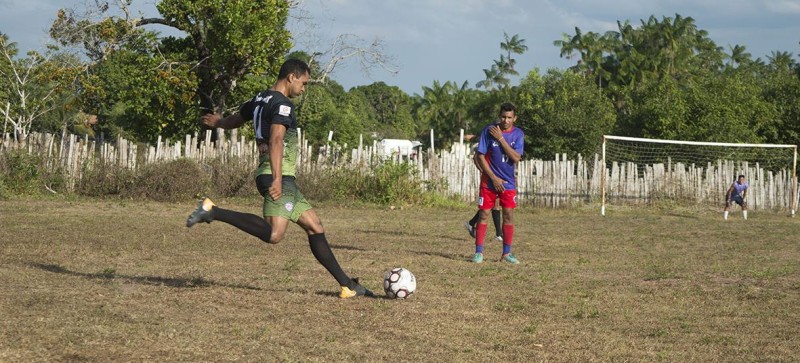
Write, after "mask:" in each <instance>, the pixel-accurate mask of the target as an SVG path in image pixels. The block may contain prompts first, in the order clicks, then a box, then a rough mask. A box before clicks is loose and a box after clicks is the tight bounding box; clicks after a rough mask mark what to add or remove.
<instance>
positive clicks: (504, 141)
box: [472, 103, 525, 264]
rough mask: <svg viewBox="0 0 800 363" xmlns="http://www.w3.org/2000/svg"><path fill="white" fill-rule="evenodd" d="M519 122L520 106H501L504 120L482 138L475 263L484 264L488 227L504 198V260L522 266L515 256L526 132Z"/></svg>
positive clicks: (478, 155)
mask: <svg viewBox="0 0 800 363" xmlns="http://www.w3.org/2000/svg"><path fill="white" fill-rule="evenodd" d="M516 121H517V115H516V107H514V105H513V104H511V103H504V104H502V105H500V120H499V122H498V123H497V124H492V125H489V126H486V127H485V128H484V129H483V131H481V134H480V138H479V139H478V148H477V149H476V150H475V161H476V163H477V164H478V167H479V168H480V169H481V185H480V197H479V198H478V209H479V211H480V218H479V220H478V224H476V225H475V255H473V256H472V262H475V263H481V262H483V241H484V239H485V237H486V224H487V221H488V220H489V211H490V210H491V209H492V208H493V207H494V205H495V202H496V201H497V199H500V207H501V208H503V255H502V258H501V261H505V262H509V263H513V264H518V263H519V260H518V259H517V258H516V257H514V255H513V254H511V244H512V242H514V220H513V211H514V208H516V207H517V190H516V187H517V186H516V177H515V171H516V165H517V162H518V161H519V160H520V159H521V157H522V149H523V146H524V143H525V133H524V132H522V130H521V129H519V128H517V127H514V122H516Z"/></svg>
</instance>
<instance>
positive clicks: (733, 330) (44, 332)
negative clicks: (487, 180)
mask: <svg viewBox="0 0 800 363" xmlns="http://www.w3.org/2000/svg"><path fill="white" fill-rule="evenodd" d="M217 202H218V204H219V205H221V206H223V207H227V208H231V209H236V210H243V211H250V212H255V213H258V211H259V205H258V204H256V203H255V202H252V203H251V202H249V201H241V200H239V201H233V200H221V201H217ZM193 207H194V206H193V205H192V204H191V203H189V204H160V203H149V202H148V203H139V202H120V201H91V200H68V201H63V200H39V199H37V200H11V201H0V288H1V289H2V294H0V361H2V362H125V361H136V362H139V361H149V362H180V361H184V362H225V361H242V362H272V361H280V362H283V361H285V362H295V361H334V360H348V361H355V362H378V361H393V362H394V361H409V362H411V361H413V362H466V361H516V362H539V361H547V362H590V361H598V362H651V361H664V362H797V361H800V338H798V337H800V262H799V261H800V218H788V217H787V216H786V215H784V214H775V213H771V212H757V211H756V212H751V214H750V219H749V220H747V221H742V220H741V219H740V214H739V213H734V214H733V216H732V218H731V220H728V221H723V220H722V218H721V213H718V212H716V211H710V210H677V211H674V210H664V209H662V210H655V209H650V210H645V209H627V210H615V209H613V208H612V209H610V210H609V212H608V215H607V216H606V217H600V216H599V215H598V213H597V212H596V211H592V210H588V209H585V210H577V209H572V210H547V209H529V208H523V209H520V210H518V212H517V214H516V224H517V227H516V230H517V235H516V238H515V247H514V248H515V254H516V255H517V256H518V257H519V258H520V260H522V264H521V265H518V266H511V265H507V264H502V263H500V262H498V261H497V260H496V258H499V255H500V248H501V247H500V245H499V244H498V243H497V242H487V246H486V249H487V252H486V253H487V262H485V263H483V264H482V265H475V264H472V263H470V262H468V260H469V258H470V257H471V254H472V252H473V248H474V246H473V242H472V241H471V240H470V239H469V238H468V235H467V234H466V231H464V229H463V227H462V223H463V221H464V220H466V219H468V218H469V217H470V216H471V214H472V213H473V212H474V210H473V209H471V208H466V207H465V208H463V209H415V208H411V209H409V208H405V209H403V210H387V209H380V208H341V207H335V206H328V205H326V206H321V207H320V208H319V209H318V212H319V214H320V216H321V217H322V219H323V221H324V223H325V225H326V228H327V235H328V239H329V240H330V241H331V244H332V245H333V248H334V252H335V253H336V255H337V257H338V259H339V262H340V263H341V264H342V266H343V267H344V269H345V270H346V271H347V272H348V273H349V274H351V275H353V276H361V278H362V280H363V281H362V282H363V284H364V285H366V286H367V287H369V288H372V289H373V290H376V291H379V292H380V293H381V295H382V291H381V288H380V283H381V278H382V276H383V273H384V272H385V271H386V270H388V269H389V268H392V267H400V266H402V267H406V268H408V269H410V270H411V271H412V272H414V274H415V275H416V276H417V280H418V290H417V292H416V294H415V295H414V296H412V297H411V298H410V299H408V300H405V301H402V300H388V299H384V298H373V299H370V298H359V299H350V300H345V301H341V300H339V299H338V297H337V296H336V293H337V291H338V286H337V285H336V283H335V281H334V280H333V278H332V277H330V276H329V275H328V274H327V272H326V271H325V270H324V269H323V268H322V267H321V266H320V265H319V264H317V263H316V261H315V260H314V258H313V256H312V255H311V253H310V250H309V248H308V242H307V240H306V238H305V236H304V235H303V233H302V231H301V230H300V229H299V228H298V227H293V228H292V229H291V230H290V233H289V234H288V236H287V239H286V240H285V241H284V242H282V243H281V244H278V245H266V244H263V243H261V242H259V241H258V240H256V239H255V238H253V237H249V236H248V235H245V234H244V233H242V232H239V231H237V230H235V229H234V228H232V227H230V226H228V225H226V224H223V223H211V224H208V225H206V224H202V225H198V226H195V227H193V228H190V229H187V228H186V227H185V225H184V223H185V220H186V216H187V215H188V213H189V212H190V210H191V209H192V208H193Z"/></svg>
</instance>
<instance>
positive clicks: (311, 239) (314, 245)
mask: <svg viewBox="0 0 800 363" xmlns="http://www.w3.org/2000/svg"><path fill="white" fill-rule="evenodd" d="M309 76H310V69H309V67H308V65H307V64H306V63H305V62H303V61H300V60H297V59H289V60H287V61H286V62H284V63H283V65H282V66H281V69H280V72H279V74H278V81H277V82H275V84H274V85H273V86H272V88H270V89H268V90H266V91H263V92H261V93H259V94H257V95H256V96H255V97H253V99H251V100H250V101H247V102H245V103H244V104H243V105H241V107H240V108H239V112H237V113H235V114H233V115H231V116H228V117H225V118H222V116H221V115H218V114H208V115H205V116H203V123H204V124H206V125H207V126H209V127H221V128H223V129H234V128H238V127H241V126H242V125H244V123H245V121H252V125H253V127H254V129H255V135H256V144H257V145H258V151H259V154H260V156H259V165H258V169H257V171H256V186H257V187H258V191H259V193H261V195H262V196H263V197H264V208H263V216H264V217H263V218H262V217H259V216H257V215H254V214H248V213H241V212H236V211H232V210H226V209H222V208H219V207H217V206H215V205H214V203H213V202H212V201H211V199H208V198H205V199H204V200H201V201H200V203H199V204H198V206H197V209H196V210H195V211H194V212H192V214H191V215H190V216H189V219H187V220H186V226H187V227H191V226H193V225H195V224H197V223H199V222H206V223H211V221H220V222H225V223H228V224H230V225H232V226H234V227H236V228H238V229H240V230H242V231H244V232H247V233H249V234H251V235H253V236H256V237H258V238H260V239H261V240H262V241H264V242H267V243H273V244H274V243H278V242H280V241H281V239H283V236H284V234H285V233H286V228H287V226H288V225H289V221H292V222H294V223H296V224H297V225H299V226H300V227H302V228H303V229H304V230H305V231H306V233H307V234H308V243H309V245H311V252H312V253H313V254H314V257H316V259H317V261H319V263H320V264H322V266H324V267H325V269H327V270H328V272H329V273H330V274H331V275H333V277H334V278H335V279H336V281H337V282H338V283H339V285H340V286H341V290H340V293H339V297H341V298H343V299H346V298H350V297H354V296H374V295H373V294H372V292H370V291H369V290H367V289H366V288H364V287H363V286H361V284H359V283H358V279H355V278H353V279H351V278H350V277H348V276H347V275H346V274H345V273H344V271H342V268H341V267H340V266H339V263H338V262H337V261H336V257H334V256H333V251H331V247H330V245H329V244H328V240H327V239H326V238H325V230H324V229H323V227H322V222H321V221H320V219H319V217H318V216H317V213H316V212H314V210H313V209H311V205H310V204H309V203H308V201H307V200H306V199H305V197H303V194H301V193H300V190H298V189H297V184H296V183H295V161H296V160H297V153H298V146H297V137H298V136H297V118H296V114H295V107H294V104H293V103H292V101H291V100H290V98H294V97H296V96H299V95H301V94H303V92H305V86H306V84H307V83H308V81H309Z"/></svg>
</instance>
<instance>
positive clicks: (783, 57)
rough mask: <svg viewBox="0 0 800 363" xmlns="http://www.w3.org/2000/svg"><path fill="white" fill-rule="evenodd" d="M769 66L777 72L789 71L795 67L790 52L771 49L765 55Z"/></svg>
mask: <svg viewBox="0 0 800 363" xmlns="http://www.w3.org/2000/svg"><path fill="white" fill-rule="evenodd" d="M767 59H768V60H769V66H770V68H771V69H773V70H775V71H777V72H786V73H789V72H791V71H792V69H793V68H794V67H795V65H796V62H795V61H794V59H792V53H789V52H784V51H777V50H773V51H772V52H770V55H768V56H767Z"/></svg>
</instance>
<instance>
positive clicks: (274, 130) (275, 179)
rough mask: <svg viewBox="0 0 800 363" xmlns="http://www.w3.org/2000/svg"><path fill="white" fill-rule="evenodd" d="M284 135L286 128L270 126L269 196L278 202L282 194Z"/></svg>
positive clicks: (276, 125) (277, 125) (275, 125)
mask: <svg viewBox="0 0 800 363" xmlns="http://www.w3.org/2000/svg"><path fill="white" fill-rule="evenodd" d="M285 135H286V126H283V125H280V124H273V125H271V126H270V136H269V163H270V167H271V170H272V185H271V186H270V187H269V196H270V197H272V200H278V199H280V197H281V194H282V192H283V190H282V189H283V187H282V185H283V184H282V183H283V148H284V145H283V137H284V136H285Z"/></svg>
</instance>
